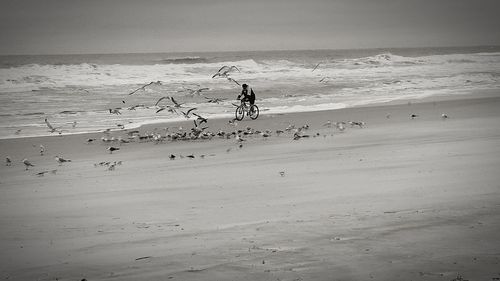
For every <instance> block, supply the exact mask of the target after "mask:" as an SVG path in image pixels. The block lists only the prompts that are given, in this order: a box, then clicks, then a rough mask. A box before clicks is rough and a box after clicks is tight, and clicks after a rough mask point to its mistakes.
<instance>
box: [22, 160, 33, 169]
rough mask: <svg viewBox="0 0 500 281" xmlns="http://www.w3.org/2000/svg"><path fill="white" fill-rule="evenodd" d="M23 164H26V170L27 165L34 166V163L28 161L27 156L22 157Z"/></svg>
mask: <svg viewBox="0 0 500 281" xmlns="http://www.w3.org/2000/svg"><path fill="white" fill-rule="evenodd" d="M23 164H24V166H26V171H27V170H28V168H29V167H35V165H33V164H31V162H30V161H28V159H27V158H24V159H23Z"/></svg>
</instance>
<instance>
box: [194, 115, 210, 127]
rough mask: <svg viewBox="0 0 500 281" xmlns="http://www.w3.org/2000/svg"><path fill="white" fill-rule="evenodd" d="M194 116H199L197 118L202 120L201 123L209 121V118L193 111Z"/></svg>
mask: <svg viewBox="0 0 500 281" xmlns="http://www.w3.org/2000/svg"><path fill="white" fill-rule="evenodd" d="M193 115H194V116H196V117H198V118H196V120H198V121H200V124H202V123H207V122H208V119H207V118H205V117H202V116H200V115H199V114H196V113H193ZM195 124H196V123H195Z"/></svg>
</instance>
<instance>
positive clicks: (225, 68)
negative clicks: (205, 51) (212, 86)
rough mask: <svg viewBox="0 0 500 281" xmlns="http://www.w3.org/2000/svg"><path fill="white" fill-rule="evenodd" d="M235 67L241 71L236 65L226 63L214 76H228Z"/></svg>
mask: <svg viewBox="0 0 500 281" xmlns="http://www.w3.org/2000/svg"><path fill="white" fill-rule="evenodd" d="M234 69H236V70H237V71H238V72H241V71H240V70H239V69H238V68H237V67H236V66H234V65H232V66H227V65H224V66H223V67H221V68H220V69H219V71H217V73H215V74H214V75H213V76H212V78H215V77H218V76H219V77H220V76H222V77H227V75H228V74H229V72H231V71H233V70H234Z"/></svg>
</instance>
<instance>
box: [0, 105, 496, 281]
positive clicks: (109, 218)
mask: <svg viewBox="0 0 500 281" xmlns="http://www.w3.org/2000/svg"><path fill="white" fill-rule="evenodd" d="M499 108H500V98H498V97H489V98H474V97H473V96H469V97H467V98H463V97H462V98H460V99H457V100H442V101H434V102H433V101H428V102H422V103H411V104H410V103H409V104H407V103H403V104H395V105H377V106H370V107H362V108H350V109H342V110H335V111H321V112H308V113H294V114H282V115H262V116H261V117H259V119H257V120H255V121H251V120H249V119H245V120H244V121H241V122H238V126H237V127H232V126H230V125H228V124H227V120H210V121H209V124H208V125H209V126H210V130H212V131H215V132H216V131H217V130H218V129H223V130H226V131H231V130H235V129H236V130H237V129H245V128H246V127H247V126H250V127H252V128H254V129H257V130H265V129H270V130H272V131H273V134H272V136H271V137H268V138H263V137H262V136H260V135H252V136H245V139H246V141H244V142H243V146H242V147H241V148H240V147H239V144H238V143H237V141H236V140H235V139H234V138H231V139H220V138H218V137H214V138H213V139H212V140H209V141H208V140H195V141H177V142H170V141H168V142H164V143H161V144H154V143H153V142H141V143H139V142H132V143H128V144H123V145H121V146H120V148H121V149H120V150H119V151H116V152H114V153H113V154H110V153H109V152H108V151H107V150H106V147H107V146H109V144H103V143H101V141H100V140H99V139H100V137H101V134H94V135H88V134H87V135H68V136H53V137H40V138H20V139H9V140H0V148H1V155H0V156H2V157H3V158H5V157H6V156H7V155H9V156H10V157H11V158H12V161H13V164H12V166H5V165H2V166H1V167H0V253H1V255H0V279H2V280H81V279H84V278H85V279H86V280H89V281H91V280H499V278H500V235H499V233H500V224H499V222H500V174H499V171H500V126H499V124H500V111H499V110H498V109H499ZM442 113H446V114H447V115H448V116H449V118H448V119H446V120H443V119H442V118H441V114H442ZM388 114H390V116H389V117H390V118H387V115H388ZM410 114H418V115H419V117H418V118H415V119H411V118H409V116H410ZM327 120H331V121H342V120H344V121H347V120H353V121H364V122H366V126H365V127H364V128H358V127H354V128H351V127H350V126H349V125H347V128H346V130H345V131H343V132H339V131H338V130H334V129H332V128H328V127H326V126H323V124H324V123H325V122H326V121H327ZM290 124H295V125H296V126H297V127H299V126H302V125H306V124H308V125H309V126H310V128H309V129H308V130H307V131H306V132H305V133H306V134H308V135H310V137H308V138H301V139H299V140H293V139H292V134H290V133H283V134H281V135H280V136H276V134H275V133H274V131H275V130H277V129H284V128H286V127H287V126H289V125H290ZM180 125H182V126H184V127H185V128H191V126H192V122H191V121H189V122H188V121H186V122H183V123H179V124H167V125H164V126H163V125H162V126H160V125H155V126H145V127H143V128H141V131H142V132H145V131H152V130H153V128H154V127H158V128H159V129H160V130H161V128H163V127H165V126H169V127H170V130H171V131H172V130H173V127H174V126H180ZM112 135H113V136H115V137H118V136H125V134H124V132H113V133H112ZM316 135H317V136H316ZM92 136H93V137H96V138H97V139H98V140H97V141H96V143H92V144H87V143H86V141H85V140H86V139H87V138H89V137H92ZM40 144H43V145H44V147H45V155H43V156H41V155H40V153H39V146H40ZM114 146H118V144H114ZM228 150H229V151H228ZM170 154H174V155H176V156H177V157H176V159H175V160H170V159H169V158H168V156H169V155H170ZM191 154H192V155H194V156H195V158H194V159H190V158H187V157H184V158H181V157H180V155H183V156H187V155H191ZM55 155H60V156H63V157H64V158H68V159H71V160H72V162H70V163H63V165H61V166H59V165H58V163H56V161H55V160H54V156H55ZM201 155H205V157H203V158H202V157H201ZM23 158H28V159H29V160H30V161H31V162H32V163H33V164H35V167H31V168H30V169H29V170H28V171H25V167H24V165H23V164H22V163H21V160H22V159H23ZM107 161H109V162H114V161H122V165H117V166H116V167H115V170H114V171H108V170H107V167H106V166H100V165H97V166H95V165H94V164H96V163H100V162H107ZM52 170H57V172H56V173H55V174H53V173H51V172H48V173H46V174H44V176H37V175H36V173H38V172H41V171H52ZM280 172H281V173H280ZM460 278H462V279H460Z"/></svg>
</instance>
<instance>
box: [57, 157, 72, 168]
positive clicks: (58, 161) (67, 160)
mask: <svg viewBox="0 0 500 281" xmlns="http://www.w3.org/2000/svg"><path fill="white" fill-rule="evenodd" d="M54 159H56V161H57V163H59V166H61V165H62V163H64V162H71V160H70V159H64V158H62V157H59V156H56V157H54Z"/></svg>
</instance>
